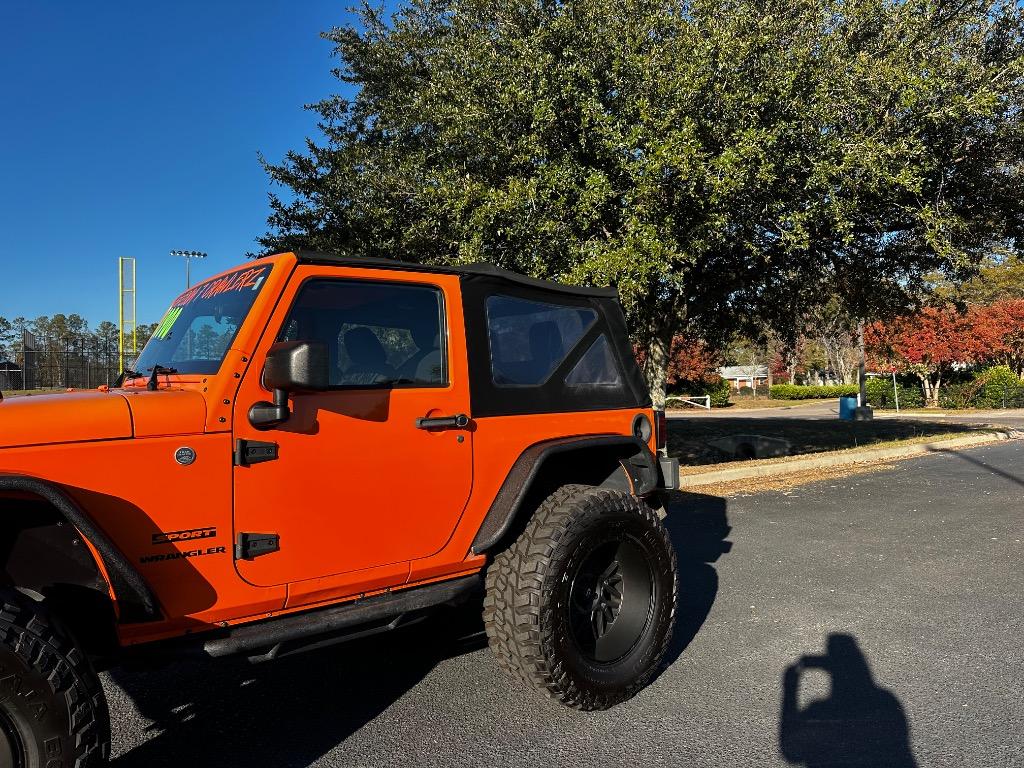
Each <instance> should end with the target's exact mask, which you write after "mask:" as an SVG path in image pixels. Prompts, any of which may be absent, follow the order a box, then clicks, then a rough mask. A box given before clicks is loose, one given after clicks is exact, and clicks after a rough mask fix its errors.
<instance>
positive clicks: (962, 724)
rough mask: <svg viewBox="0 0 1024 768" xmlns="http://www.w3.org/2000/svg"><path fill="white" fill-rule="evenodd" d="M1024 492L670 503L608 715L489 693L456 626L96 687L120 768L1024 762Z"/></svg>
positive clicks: (966, 483) (1005, 449) (955, 489)
mask: <svg viewBox="0 0 1024 768" xmlns="http://www.w3.org/2000/svg"><path fill="white" fill-rule="evenodd" d="M1022 486H1024V441H1010V442H1007V443H1001V444H997V445H992V446H987V447H983V448H977V449H973V450H970V451H966V452H962V453H942V454H936V455H932V456H928V457H925V458H921V459H916V460H913V461H907V462H903V463H900V464H897V465H895V466H894V467H893V468H892V469H891V470H888V471H884V472H877V473H873V474H866V475H858V476H854V477H850V478H848V479H846V480H831V481H825V482H822V483H818V484H816V485H810V486H805V487H801V488H796V489H793V490H790V491H785V492H783V491H779V492H769V493H763V494H758V495H750V496H740V497H734V498H729V499H722V498H718V497H711V496H700V495H697V494H690V495H687V496H686V497H684V498H682V499H680V500H678V501H677V502H676V503H675V505H674V507H673V510H672V514H671V515H670V516H669V518H668V520H669V523H670V526H671V530H672V534H673V537H674V539H675V541H676V543H677V548H678V550H679V552H680V557H681V565H682V579H683V590H684V592H683V605H682V612H681V619H680V622H679V626H678V628H677V634H676V643H675V645H674V647H673V649H672V652H671V654H670V657H669V661H668V666H667V668H666V669H665V671H664V672H663V674H662V675H661V676H660V677H659V678H658V679H657V680H656V681H655V683H654V684H653V685H652V686H651V687H650V688H648V689H647V690H645V691H643V692H642V693H641V694H640V695H639V696H638V697H637V698H635V699H634V700H632V701H630V702H627V703H626V704H623V705H621V706H619V707H617V708H616V709H614V710H612V711H609V712H599V713H579V712H575V711H572V710H569V709H565V708H562V707H560V706H558V705H555V704H553V703H551V702H549V701H547V700H545V699H542V698H539V697H538V696H537V695H536V694H535V693H533V692H532V691H530V690H527V689H526V688H525V687H524V686H523V685H522V684H520V683H518V682H516V681H513V680H511V679H507V678H506V677H505V675H504V674H503V673H502V672H501V671H500V670H499V669H498V667H497V665H496V663H495V662H494V660H493V659H492V658H491V655H490V652H489V651H488V650H487V648H486V647H484V646H483V645H482V644H481V643H480V641H479V639H478V638H470V639H469V640H466V641H461V642H456V641H454V640H452V639H451V638H450V636H452V635H455V634H457V633H456V631H455V628H454V625H457V624H459V623H460V622H459V621H457V620H458V619H459V618H460V616H459V615H451V616H446V617H444V620H439V621H438V623H436V624H435V625H434V626H433V629H432V630H428V629H423V628H420V629H417V630H409V631H408V633H407V634H405V635H401V636H391V637H389V638H387V639H384V640H381V639H377V640H374V641H373V642H361V643H359V644H354V643H353V644H349V645H347V646H340V647H336V648H334V649H328V650H324V651H319V652H315V653H310V654H307V655H304V656H298V657H294V658H290V659H283V660H280V661H278V662H276V663H273V664H269V665H262V666H258V667H251V666H248V665H247V664H246V663H244V662H241V661H230V662H228V663H224V662H221V663H213V662H209V663H207V662H203V663H198V662H196V663H188V664H179V665H175V666H170V667H167V668H164V669H161V670H156V671H146V672H142V671H124V670H119V671H115V672H114V673H108V674H105V675H104V683H105V686H106V688H107V691H108V695H109V697H110V703H111V711H112V718H113V729H114V754H115V759H114V766H116V767H117V768H133V767H134V766H145V767H146V768H152V767H153V766H165V765H166V766H182V765H187V766H189V767H190V768H203V767H205V766H218V767H220V766H235V765H238V766H275V767H276V766H283V767H295V768H299V767H305V766H492V765H493V766H529V767H530V768H536V767H537V766H566V767H568V766H634V765H650V766H730V768H731V767H733V766H786V765H809V766H826V765H829V766H831V765H839V764H842V765H844V766H845V765H854V766H872V767H875V766H883V765H892V766H911V765H920V766H958V767H959V766H1024V698H1022V695H1021V691H1022V690H1024V650H1022V649H1024V643H1022V642H1021V638H1022V637H1024V565H1022V555H1024V545H1022V540H1024V515H1022V506H1021V492H1022ZM462 623H464V621H463V622H462ZM446 636H448V637H446ZM801 659H803V661H804V663H803V666H802V667H800V668H799V669H798V668H796V667H794V666H793V665H794V664H796V663H797V662H798V661H800V660H801ZM787 670H790V671H789V672H787ZM830 683H831V686H830ZM812 699H817V703H813V704H812V703H809V702H810V700H812ZM784 703H785V704H786V711H785V712H784V711H783V704H784Z"/></svg>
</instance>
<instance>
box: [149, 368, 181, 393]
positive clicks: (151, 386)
mask: <svg viewBox="0 0 1024 768" xmlns="http://www.w3.org/2000/svg"><path fill="white" fill-rule="evenodd" d="M149 370H151V371H152V372H153V373H152V375H150V377H149V381H148V382H147V383H146V389H148V390H149V391H150V392H155V391H156V389H157V386H158V384H157V382H156V377H157V376H159V375H160V374H161V373H163V374H170V373H177V372H178V369H177V368H167V367H165V366H163V365H154V366H153V367H152V368H150V369H149Z"/></svg>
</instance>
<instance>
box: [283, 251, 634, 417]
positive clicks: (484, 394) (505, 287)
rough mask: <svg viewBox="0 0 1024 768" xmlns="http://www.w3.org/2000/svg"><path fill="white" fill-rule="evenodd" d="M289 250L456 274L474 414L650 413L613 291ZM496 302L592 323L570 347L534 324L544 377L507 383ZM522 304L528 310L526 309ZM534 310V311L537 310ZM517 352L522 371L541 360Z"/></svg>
mask: <svg viewBox="0 0 1024 768" xmlns="http://www.w3.org/2000/svg"><path fill="white" fill-rule="evenodd" d="M294 253H295V255H296V257H297V258H298V260H299V262H300V263H303V264H324V265H331V266H347V267H364V268H371V269H392V270H402V271H408V272H423V273H428V274H430V273H432V274H447V275H458V276H459V282H460V285H461V288H462V301H463V314H464V319H465V328H464V333H465V338H466V348H467V353H468V357H469V385H470V387H469V388H470V399H471V401H472V411H473V416H474V417H480V416H509V415H517V414H531V413H569V412H581V411H597V410H608V409H625V408H648V407H650V405H651V396H650V393H649V392H648V390H647V386H646V383H645V382H644V379H643V376H642V375H641V373H640V369H639V367H638V366H637V363H636V358H635V356H634V354H633V345H632V343H631V342H630V339H629V333H628V330H627V328H626V318H625V317H624V315H623V312H622V306H621V305H620V304H619V293H618V291H617V290H616V289H614V288H588V287H581V286H575V285H563V284H562V283H555V282H551V281H548V280H537V279H535V278H532V277H526V276H525V275H520V274H517V273H516V272H510V271H508V270H506V269H500V268H499V267H496V266H494V265H493V264H483V263H481V264H466V265H459V266H437V265H430V264H411V263H408V262H404V261H398V260H392V259H378V258H368V257H360V256H341V255H336V254H330V253H320V252H317V251H306V250H303V251H294ZM494 298H498V299H501V300H504V301H509V300H512V301H514V300H519V301H520V302H538V303H540V305H541V306H544V305H546V306H551V307H554V308H555V309H557V308H559V307H561V308H565V309H570V310H576V311H580V310H583V311H585V312H589V314H590V316H591V317H592V318H593V320H592V322H590V324H589V325H588V327H587V328H586V330H585V332H582V335H579V336H578V337H574V338H573V339H572V340H571V343H569V342H568V341H566V340H565V339H562V338H553V336H552V334H553V333H554V332H555V331H556V330H557V329H556V328H555V324H554V323H552V322H541V323H539V327H538V328H537V329H535V331H536V332H535V331H534V330H533V329H531V330H530V334H531V335H532V336H535V337H536V338H535V339H531V340H530V341H531V342H532V341H536V342H537V344H536V346H537V350H536V354H537V355H547V358H548V359H547V363H549V365H548V366H547V368H548V369H550V370H549V372H548V373H547V375H546V376H545V377H544V378H543V380H536V381H530V382H529V383H526V382H518V383H515V382H509V381H505V380H503V378H502V375H501V372H500V371H498V370H497V368H500V367H501V364H500V363H496V362H495V359H496V355H497V352H496V347H500V346H502V345H501V344H500V343H499V340H498V338H497V337H498V336H500V333H499V331H500V329H498V328H496V327H495V325H496V322H500V320H498V321H496V315H495V314H494V313H491V312H489V310H488V302H489V301H490V300H491V299H494ZM520 306H521V307H526V308H527V309H529V305H528V304H526V305H523V304H520ZM533 306H534V309H536V307H537V306H538V305H537V304H534V305H533ZM492 309H494V307H492ZM554 335H556V336H557V333H554ZM519 341H520V342H522V341H524V339H519ZM556 349H557V353H556V352H555V351H554V350H556ZM519 354H520V357H524V358H525V359H524V360H523V361H522V363H524V364H526V365H527V366H529V364H530V363H531V360H532V362H534V363H536V360H537V359H539V358H536V357H534V351H533V350H530V351H529V352H528V353H527V352H526V351H525V350H523V349H520V351H519ZM584 358H587V359H586V360H585V359H584ZM511 364H519V363H518V362H516V363H510V365H511ZM583 372H588V373H589V375H590V380H588V379H587V376H584V375H581V373H583ZM602 376H603V378H601V377H602ZM574 377H575V378H574ZM577 378H579V380H578V381H577ZM581 429H583V428H582V427H581Z"/></svg>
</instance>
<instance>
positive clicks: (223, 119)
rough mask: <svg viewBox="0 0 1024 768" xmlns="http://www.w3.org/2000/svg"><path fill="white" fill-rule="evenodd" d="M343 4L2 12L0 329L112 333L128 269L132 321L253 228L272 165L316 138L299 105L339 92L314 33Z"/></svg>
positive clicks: (74, 0) (211, 265) (67, 2)
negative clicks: (58, 323)
mask: <svg viewBox="0 0 1024 768" xmlns="http://www.w3.org/2000/svg"><path fill="white" fill-rule="evenodd" d="M349 5H350V3H349V2H345V1H344V0H342V1H341V2H338V1H337V0H330V1H328V0H300V1H298V2H295V1H293V2H285V1H284V0H248V1H247V2H241V1H240V0H236V1H235V2H210V1H209V0H207V1H206V2H201V1H198V0H185V1H182V0H164V1H162V2H155V1H152V2H126V1H124V0H119V1H117V2H114V1H112V0H108V1H104V2H81V0H62V1H61V2H57V1H56V0H2V2H0V29H2V30H3V31H4V35H3V37H4V42H3V45H2V46H0V105H2V107H0V233H2V238H0V316H4V317H7V318H13V317H17V316H19V315H22V316H25V317H36V316H38V315H43V314H47V315H49V314H55V313H57V312H64V313H71V312H77V313H79V314H81V315H83V316H84V317H85V318H86V319H87V320H89V322H90V323H92V324H94V325H95V324H96V323H98V322H99V321H101V320H106V319H110V320H114V321H116V320H117V257H118V256H134V257H135V258H136V259H137V270H138V320H139V322H140V323H144V322H156V321H157V320H159V319H160V315H161V314H162V313H163V311H164V309H165V308H166V306H167V305H168V304H169V303H170V300H171V299H172V298H173V297H174V296H175V295H177V294H178V293H179V292H181V291H182V290H183V289H184V283H185V267H184V264H183V261H182V260H181V259H175V258H172V257H171V256H169V255H168V251H170V250H172V249H186V250H199V251H206V252H207V253H209V255H210V257H209V258H208V259H206V260H205V261H200V262H194V263H193V282H195V281H196V279H197V278H199V279H201V278H203V277H205V276H208V275H211V274H213V273H215V272H218V271H220V270H222V269H225V268H227V267H230V266H232V265H233V264H235V263H238V262H240V261H242V260H243V258H244V254H245V253H246V251H250V250H256V248H257V247H256V245H255V243H254V242H253V240H254V238H255V237H256V236H257V235H259V234H261V233H262V232H263V231H264V229H265V223H266V216H267V213H268V206H267V192H268V191H269V190H270V185H269V184H268V182H267V178H266V175H265V174H264V172H263V170H262V169H261V168H260V166H259V163H258V162H257V152H263V153H264V154H265V155H266V157H267V158H268V159H270V160H277V159H279V158H280V157H281V156H282V155H283V154H284V152H285V151H287V150H288V149H292V148H300V147H301V146H302V145H303V140H304V138H305V137H306V136H307V135H312V134H313V133H314V132H315V115H314V114H312V113H309V112H307V111H304V110H303V109H302V105H303V104H305V103H308V102H311V101H316V100H318V99H320V98H322V97H324V96H326V95H327V94H329V93H332V92H338V91H339V90H340V88H341V85H342V84H341V83H339V82H338V81H337V80H335V79H334V78H333V77H332V76H331V74H330V68H331V66H333V63H334V59H332V58H331V55H330V54H331V46H330V44H329V43H327V42H326V41H324V40H321V39H320V37H319V33H320V32H321V31H323V30H325V29H328V28H330V27H332V26H338V25H342V24H344V23H346V22H348V21H350V20H351V18H352V17H351V15H350V14H349V13H348V12H347V10H346V8H347V7H348V6H349Z"/></svg>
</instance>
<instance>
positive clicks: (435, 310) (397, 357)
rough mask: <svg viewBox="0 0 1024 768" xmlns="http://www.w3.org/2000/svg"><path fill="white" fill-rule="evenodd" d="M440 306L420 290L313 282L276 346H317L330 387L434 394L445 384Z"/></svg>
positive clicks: (437, 296)
mask: <svg viewBox="0 0 1024 768" xmlns="http://www.w3.org/2000/svg"><path fill="white" fill-rule="evenodd" d="M443 316H444V302H443V300H442V296H441V291H440V290H438V289H437V288H433V287H431V286H425V285H405V284H398V283H378V282H372V281H368V280H328V279H322V280H311V281H309V282H308V283H306V284H305V285H304V286H303V287H302V289H301V290H300V291H299V295H298V296H297V297H296V299H295V304H294V305H293V306H292V308H291V311H290V312H289V313H288V318H287V319H286V320H285V322H284V325H283V326H282V328H281V333H280V334H279V335H278V341H295V340H301V341H317V342H320V343H322V344H324V345H325V346H326V347H327V350H328V353H329V355H330V373H331V385H332V386H336V387H437V386H443V385H444V384H446V383H447V381H448V376H447V361H446V355H445V345H444V335H443V333H442V329H443V328H444V322H443Z"/></svg>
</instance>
